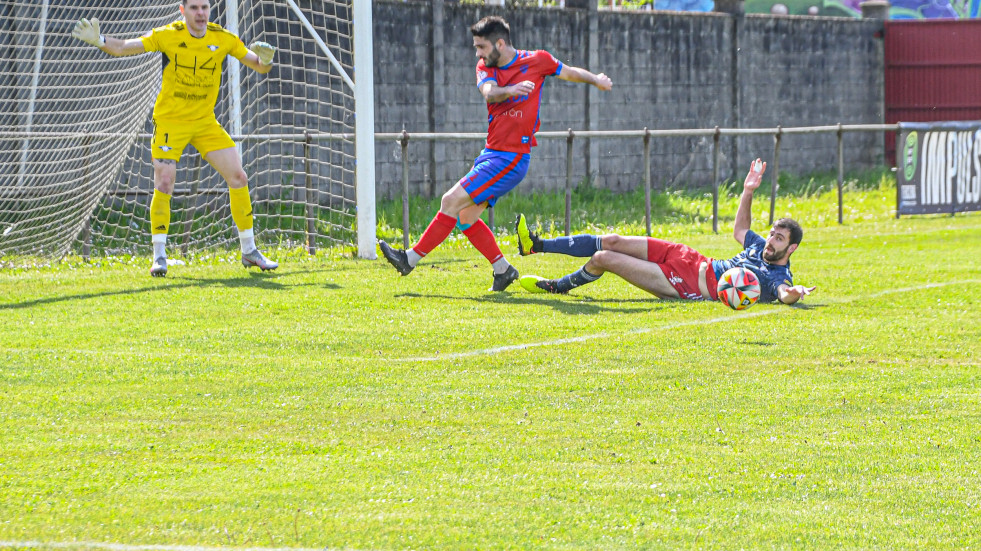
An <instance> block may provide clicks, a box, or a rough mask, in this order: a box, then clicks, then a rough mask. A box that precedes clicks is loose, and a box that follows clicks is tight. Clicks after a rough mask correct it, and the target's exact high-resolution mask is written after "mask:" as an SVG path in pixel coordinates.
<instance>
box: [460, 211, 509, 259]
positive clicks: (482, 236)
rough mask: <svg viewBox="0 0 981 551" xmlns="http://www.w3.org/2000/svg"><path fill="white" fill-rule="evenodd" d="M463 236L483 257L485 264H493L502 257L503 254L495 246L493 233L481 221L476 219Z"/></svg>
mask: <svg viewBox="0 0 981 551" xmlns="http://www.w3.org/2000/svg"><path fill="white" fill-rule="evenodd" d="M463 235H465V236H467V239H469V240H470V242H471V243H473V246H474V247H476V248H477V250H478V251H480V254H482V255H484V258H486V259H487V262H490V263H491V264H493V263H495V262H497V261H498V260H500V259H501V258H503V257H504V253H502V252H501V248H500V247H498V246H497V241H496V240H495V239H494V232H492V231H491V230H490V228H488V227H487V224H484V221H483V220H480V219H478V220H477V221H476V222H474V223H473V225H472V226H470V227H469V228H467V229H466V230H464V232H463Z"/></svg>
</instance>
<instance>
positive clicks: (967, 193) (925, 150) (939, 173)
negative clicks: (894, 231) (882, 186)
mask: <svg viewBox="0 0 981 551" xmlns="http://www.w3.org/2000/svg"><path fill="white" fill-rule="evenodd" d="M896 151H897V155H896V165H897V174H896V201H897V203H896V216H897V217H898V216H900V215H903V214H932V213H945V212H946V213H951V214H953V213H955V212H968V211H977V210H981V121H973V122H925V123H900V124H899V132H898V133H897V135H896Z"/></svg>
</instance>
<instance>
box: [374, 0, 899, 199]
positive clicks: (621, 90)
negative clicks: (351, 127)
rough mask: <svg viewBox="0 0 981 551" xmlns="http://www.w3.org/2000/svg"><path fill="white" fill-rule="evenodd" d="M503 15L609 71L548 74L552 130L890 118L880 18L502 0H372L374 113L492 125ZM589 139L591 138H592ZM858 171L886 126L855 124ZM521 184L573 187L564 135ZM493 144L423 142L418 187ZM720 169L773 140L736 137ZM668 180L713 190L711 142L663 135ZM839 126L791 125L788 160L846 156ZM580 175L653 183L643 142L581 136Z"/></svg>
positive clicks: (391, 182) (443, 185)
mask: <svg viewBox="0 0 981 551" xmlns="http://www.w3.org/2000/svg"><path fill="white" fill-rule="evenodd" d="M489 14H499V15H503V16H504V17H505V18H506V19H507V20H508V22H509V23H510V24H511V31H512V41H513V43H514V44H515V46H516V47H518V48H521V49H546V50H548V51H550V52H551V53H552V54H554V55H555V56H556V57H557V58H559V59H560V60H561V61H562V62H564V63H566V64H570V65H576V66H581V67H585V68H588V69H590V70H591V71H593V72H605V73H606V74H608V75H610V77H611V78H612V79H613V82H614V89H613V91H612V92H609V93H603V92H600V91H599V90H596V89H595V88H593V87H590V86H585V85H582V84H574V83H569V82H565V81H561V80H558V79H550V80H549V81H548V82H547V84H546V87H545V91H544V94H543V104H542V108H541V120H542V124H541V130H543V131H565V130H566V129H569V128H572V129H574V130H585V129H592V130H627V129H631V130H635V129H642V128H644V127H648V128H651V129H672V128H712V127H715V126H719V127H723V128H726V127H730V128H731V127H742V128H751V127H768V126H777V125H783V126H785V127H787V126H811V125H828V124H836V123H839V122H841V123H845V124H860V123H881V122H882V121H883V80H882V79H883V77H882V75H883V55H882V43H881V38H877V37H876V32H877V31H878V30H879V29H881V25H882V24H881V22H880V21H870V20H854V19H848V18H823V17H772V16H763V15H748V16H742V17H734V16H730V15H725V14H716V13H710V14H704V13H675V12H623V13H621V12H606V11H603V12H597V11H591V10H547V9H546V10H539V9H502V8H488V7H484V6H477V7H474V6H461V5H458V4H451V3H446V4H444V3H442V2H439V1H438V0H437V1H436V2H431V1H425V2H420V1H408V2H402V1H398V2H389V1H378V2H376V3H375V11H374V27H375V49H374V51H375V57H376V63H375V75H374V76H375V86H376V89H375V97H376V102H375V105H376V107H375V109H376V111H375V121H376V130H377V131H379V132H398V131H401V130H402V129H403V128H404V129H405V130H407V131H409V132H485V131H486V129H487V124H486V106H485V104H484V103H483V101H482V98H481V97H480V95H479V93H478V92H477V90H476V87H475V76H474V66H475V64H476V57H475V56H474V52H473V47H472V38H471V35H470V32H469V26H470V25H471V24H472V23H473V22H475V21H477V20H478V19H479V18H481V17H483V16H485V15H489ZM587 142H590V143H587ZM845 143H846V159H845V160H846V166H847V167H848V168H861V167H869V166H875V165H878V164H880V163H881V162H882V154H883V152H882V147H883V143H882V136H881V135H879V134H874V133H861V134H848V135H846V142H845ZM539 144H540V145H539V146H538V147H537V148H535V149H534V150H533V151H532V164H531V169H530V170H529V173H528V176H527V178H526V179H525V182H524V183H523V184H522V185H521V187H520V188H519V191H521V192H534V191H543V190H556V189H562V188H563V186H564V185H565V178H566V176H565V152H566V142H565V140H564V139H562V140H554V139H552V140H539ZM482 145H483V144H482V143H480V142H460V141H454V142H446V143H443V144H431V143H423V142H414V143H412V144H411V145H410V147H409V159H410V163H411V164H410V191H411V193H413V194H422V195H427V196H432V195H439V194H441V193H442V192H443V191H445V190H446V189H448V188H449V186H450V185H452V184H453V183H454V182H456V180H457V179H459V178H460V177H461V176H463V174H465V173H466V171H467V170H468V169H469V168H470V165H471V164H472V162H473V159H474V157H476V155H477V153H478V152H479V150H480V148H481V147H482ZM721 145H722V151H723V165H722V173H723V174H722V176H723V177H730V176H733V175H735V174H741V173H742V172H743V171H744V170H745V167H748V165H749V161H750V159H752V158H755V157H756V156H760V157H763V158H764V159H771V158H772V157H773V138H771V137H752V138H750V137H744V138H723V139H722V141H721ZM651 153H652V170H651V176H652V182H654V186H655V188H658V189H663V188H665V187H671V188H676V187H681V186H689V187H700V186H709V185H711V170H712V139H711V138H657V139H654V140H653V141H652V146H651ZM836 153H837V142H836V141H835V136H834V135H833V134H827V135H819V136H784V138H783V140H782V144H781V158H780V165H781V170H786V171H790V172H797V173H807V172H813V171H819V170H832V169H834V167H835V159H836V157H835V155H836ZM575 154H576V158H575V161H574V170H575V173H576V179H577V181H578V179H580V178H582V177H584V176H586V175H587V174H590V175H591V176H592V177H593V182H594V183H595V185H601V186H605V187H608V188H611V189H615V190H623V191H626V190H631V189H634V188H636V187H637V186H639V185H642V183H643V178H644V174H643V142H642V140H641V139H640V138H637V139H605V138H604V139H592V140H582V139H580V140H577V142H576V145H575ZM400 163H401V154H400V147H399V146H398V144H397V143H395V142H392V143H382V144H379V145H378V147H377V183H378V184H377V189H378V195H379V196H380V197H394V196H397V195H398V194H399V193H400V192H401V191H400V190H401V164H400Z"/></svg>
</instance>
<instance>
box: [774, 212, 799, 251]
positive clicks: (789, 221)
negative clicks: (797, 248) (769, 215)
mask: <svg viewBox="0 0 981 551" xmlns="http://www.w3.org/2000/svg"><path fill="white" fill-rule="evenodd" d="M773 227H774V228H780V229H782V230H787V231H789V232H790V244H791V245H799V244H800V240H801V239H803V238H804V230H803V229H802V228H801V227H800V224H798V223H797V221H796V220H794V219H793V218H781V219H780V220H777V221H776V222H774V223H773Z"/></svg>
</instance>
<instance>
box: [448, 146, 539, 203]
mask: <svg viewBox="0 0 981 551" xmlns="http://www.w3.org/2000/svg"><path fill="white" fill-rule="evenodd" d="M529 162H531V155H530V154H528V153H511V152H509V151H495V150H493V149H486V148H485V149H484V150H483V151H481V152H480V156H478V157H477V160H475V161H474V162H473V168H472V169H470V172H468V173H467V175H466V176H464V177H463V178H462V179H460V185H461V186H463V189H464V190H466V192H467V193H469V194H470V198H471V199H473V202H474V203H476V204H478V205H479V204H481V203H483V202H484V201H487V205H488V206H491V207H493V206H494V203H496V202H497V200H498V198H500V197H503V196H504V194H505V193H507V192H509V191H511V190H512V189H514V187H515V186H517V185H518V184H520V183H521V180H523V179H524V177H525V174H527V173H528V163H529Z"/></svg>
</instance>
